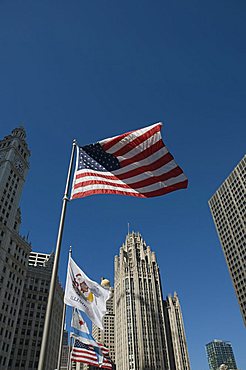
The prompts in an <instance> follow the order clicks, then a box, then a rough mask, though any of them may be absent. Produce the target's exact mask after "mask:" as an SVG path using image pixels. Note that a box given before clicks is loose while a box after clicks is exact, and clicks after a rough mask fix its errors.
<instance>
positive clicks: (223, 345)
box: [206, 339, 237, 370]
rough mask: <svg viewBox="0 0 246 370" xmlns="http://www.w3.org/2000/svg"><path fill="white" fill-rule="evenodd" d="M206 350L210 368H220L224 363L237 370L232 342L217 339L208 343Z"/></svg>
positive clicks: (211, 369)
mask: <svg viewBox="0 0 246 370" xmlns="http://www.w3.org/2000/svg"><path fill="white" fill-rule="evenodd" d="M206 352H207V357H208V364H209V369H210V370H219V368H220V366H221V365H222V364H224V365H226V366H227V367H228V370H237V365H236V361H235V358H234V354H233V350H232V346H231V343H229V342H225V341H223V340H218V339H215V340H213V341H212V342H210V343H208V344H206Z"/></svg>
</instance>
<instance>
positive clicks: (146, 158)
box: [71, 123, 188, 199]
mask: <svg viewBox="0 0 246 370" xmlns="http://www.w3.org/2000/svg"><path fill="white" fill-rule="evenodd" d="M161 127H162V123H156V124H154V125H152V126H148V127H145V128H142V129H139V130H135V131H131V132H127V133H125V134H122V135H119V136H115V137H113V138H109V139H105V140H101V141H99V142H97V143H96V144H90V145H85V146H82V147H77V162H76V169H75V174H74V180H73V187H72V193H71V199H75V198H82V197H86V196H89V195H92V194H121V195H131V196H134V197H142V198H149V197H155V196H158V195H163V194H166V193H169V192H171V191H174V190H178V189H183V188H186V187H187V185H188V180H187V177H186V176H185V174H184V173H183V171H182V169H181V168H180V167H179V166H178V165H177V163H176V162H175V161H174V158H173V156H172V155H171V154H170V152H169V151H168V149H167V147H166V146H165V144H164V143H163V141H162V137H161Z"/></svg>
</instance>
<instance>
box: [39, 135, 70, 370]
mask: <svg viewBox="0 0 246 370" xmlns="http://www.w3.org/2000/svg"><path fill="white" fill-rule="evenodd" d="M75 147H76V140H73V147H72V152H71V158H70V163H69V168H68V174H67V182H66V187H65V193H64V197H63V202H62V210H61V218H60V224H59V229H58V235H57V241H56V251H55V258H54V264H53V269H52V276H51V281H50V292H49V298H48V303H47V309H46V315H45V323H44V331H43V339H42V345H41V351H40V356H39V363H38V370H45V368H44V366H45V364H44V363H45V358H46V349H47V343H48V337H49V329H50V319H51V314H52V305H53V300H54V295H55V287H56V279H57V271H58V264H59V257H60V250H61V242H62V234H63V228H64V221H65V214H66V208H67V202H68V200H69V198H68V191H69V187H70V183H71V173H72V166H73V159H74V153H75Z"/></svg>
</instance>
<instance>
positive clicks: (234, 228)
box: [209, 156, 246, 325]
mask: <svg viewBox="0 0 246 370" xmlns="http://www.w3.org/2000/svg"><path fill="white" fill-rule="evenodd" d="M245 188H246V156H244V157H243V159H242V160H241V161H240V162H239V163H238V165H237V166H236V167H235V168H234V170H233V171H232V173H231V174H230V175H229V176H228V177H227V179H226V180H225V181H224V182H223V184H222V185H221V186H220V187H219V189H218V190H217V191H216V193H215V194H214V195H213V196H212V197H211V199H210V200H209V207H210V210H211V213H212V216H213V220H214V223H215V226H216V229H217V233H218V236H219V239H220V243H221V246H222V249H223V252H224V256H225V259H226V262H227V266H228V269H229V272H230V275H231V279H232V282H233V285H234V288H235V292H236V295H237V299H238V303H239V306H240V310H241V313H242V316H243V320H244V324H245V325H246V227H245V222H246V219H245V215H246V204H245V194H246V192H245Z"/></svg>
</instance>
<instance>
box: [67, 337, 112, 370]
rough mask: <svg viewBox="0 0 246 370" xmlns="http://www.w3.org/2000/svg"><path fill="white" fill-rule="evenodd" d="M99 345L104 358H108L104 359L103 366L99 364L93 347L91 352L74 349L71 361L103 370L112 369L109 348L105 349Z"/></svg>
mask: <svg viewBox="0 0 246 370" xmlns="http://www.w3.org/2000/svg"><path fill="white" fill-rule="evenodd" d="M98 344H99V346H100V349H101V351H102V354H103V355H104V356H107V357H103V362H102V363H101V364H99V363H98V358H97V355H96V353H95V351H94V349H93V347H91V349H90V350H87V349H84V348H77V347H73V349H72V352H71V361H74V362H82V363H84V364H88V365H93V366H97V367H100V368H102V369H112V363H111V360H110V358H109V357H108V355H109V350H108V348H106V347H104V346H103V345H102V344H100V343H98Z"/></svg>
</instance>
